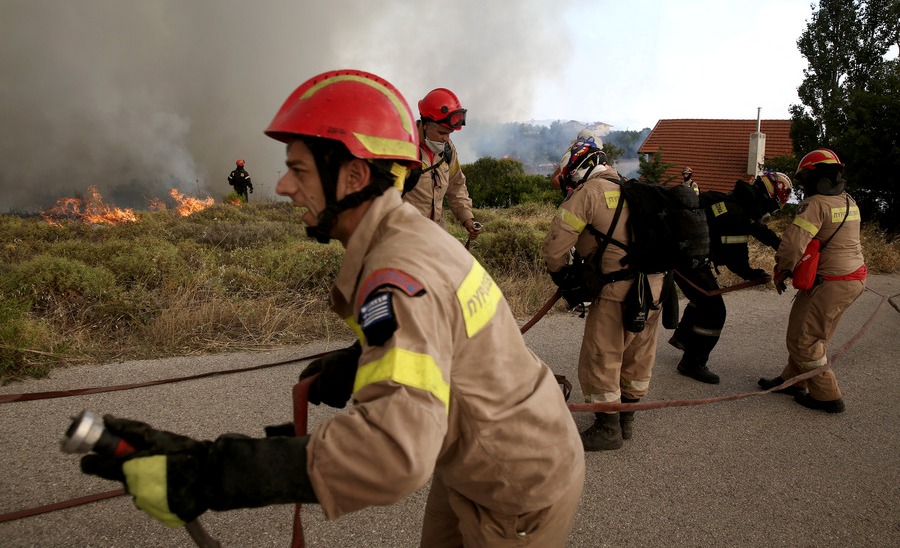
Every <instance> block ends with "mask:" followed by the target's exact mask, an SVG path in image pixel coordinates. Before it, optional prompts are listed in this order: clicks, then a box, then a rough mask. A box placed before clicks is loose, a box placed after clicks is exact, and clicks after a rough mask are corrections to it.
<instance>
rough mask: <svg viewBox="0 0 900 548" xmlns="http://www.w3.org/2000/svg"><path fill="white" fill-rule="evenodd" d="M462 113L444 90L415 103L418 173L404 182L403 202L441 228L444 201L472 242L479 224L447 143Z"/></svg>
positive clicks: (463, 119) (452, 147)
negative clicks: (415, 176) (417, 134)
mask: <svg viewBox="0 0 900 548" xmlns="http://www.w3.org/2000/svg"><path fill="white" fill-rule="evenodd" d="M466 112H467V111H466V109H464V108H462V104H461V103H460V102H459V98H457V96H456V94H454V93H453V92H452V91H450V90H449V89H446V88H437V89H433V90H431V91H429V92H428V94H426V95H425V97H423V98H422V100H421V101H419V120H418V121H416V126H417V129H418V132H419V154H420V157H421V160H422V170H421V172H420V174H419V176H418V177H417V178H411V179H410V180H409V181H408V183H409V184H408V185H407V187H406V189H405V191H404V193H403V200H404V201H406V202H408V203H410V204H412V205H413V206H415V208H416V209H418V210H419V212H420V213H422V215H424V216H426V217H428V218H429V219H431V220H432V221H434V222H436V223H438V224H439V225H441V226H444V224H445V223H444V198H446V199H447V203H448V205H449V206H450V211H452V212H453V216H454V217H456V219H457V220H458V221H459V222H460V223H462V225H463V227H464V228H465V229H466V231H467V232H468V233H469V238H470V239H472V240H474V239H475V238H477V237H478V235H479V233H480V232H481V223H479V222H477V221H476V220H475V216H474V215H473V214H472V200H471V199H470V198H469V189H468V188H467V187H466V176H465V174H464V173H463V172H462V169H460V164H459V155H458V154H457V152H456V146H455V145H454V144H453V141H452V140H451V139H450V135H451V134H452V133H453V132H454V131H459V130H461V129H462V128H463V126H464V125H466Z"/></svg>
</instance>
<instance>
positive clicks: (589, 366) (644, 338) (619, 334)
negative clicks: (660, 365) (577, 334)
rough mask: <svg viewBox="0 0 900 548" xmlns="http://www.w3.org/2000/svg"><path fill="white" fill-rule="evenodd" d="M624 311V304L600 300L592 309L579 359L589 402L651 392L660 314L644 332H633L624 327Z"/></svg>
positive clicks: (650, 317) (655, 312)
mask: <svg viewBox="0 0 900 548" xmlns="http://www.w3.org/2000/svg"><path fill="white" fill-rule="evenodd" d="M657 304H658V303H657ZM623 308H624V303H622V302H618V301H610V300H606V299H597V300H596V301H594V302H593V303H592V304H591V307H590V309H589V310H588V315H587V319H586V320H585V322H584V339H583V340H582V341H581V355H580V356H579V358H578V381H579V382H580V383H581V391H582V392H583V393H584V401H585V402H587V403H607V402H617V401H619V398H620V397H621V396H624V397H626V398H631V399H640V398H642V397H644V396H646V395H647V391H648V390H649V389H650V377H651V375H652V372H653V363H654V361H655V360H656V333H657V330H658V328H659V316H660V314H659V313H660V311H659V309H657V310H651V311H650V314H649V315H648V318H647V322H646V323H645V325H644V330H643V331H641V332H640V333H632V332H630V331H626V330H625V328H624V327H623V321H622V311H623Z"/></svg>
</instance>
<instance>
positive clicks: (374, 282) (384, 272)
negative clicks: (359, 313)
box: [357, 268, 425, 307]
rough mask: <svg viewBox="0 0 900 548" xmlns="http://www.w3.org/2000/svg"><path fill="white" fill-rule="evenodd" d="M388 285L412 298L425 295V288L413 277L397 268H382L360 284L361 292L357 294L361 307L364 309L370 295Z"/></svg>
mask: <svg viewBox="0 0 900 548" xmlns="http://www.w3.org/2000/svg"><path fill="white" fill-rule="evenodd" d="M386 285H389V286H391V287H396V288H397V289H399V290H400V291H402V292H404V293H406V294H407V295H409V296H410V297H418V296H419V295H424V294H425V287H424V286H423V285H422V284H421V283H419V280H417V279H415V278H413V277H412V276H411V275H409V274H407V273H406V272H404V271H402V270H399V269H396V268H382V269H379V270H376V271H375V272H373V273H371V274H369V277H368V278H366V279H365V280H364V281H363V283H362V284H360V286H359V292H358V293H357V302H358V304H359V306H360V307H362V305H363V303H365V302H366V301H367V300H368V297H369V294H370V293H372V292H373V291H375V290H376V289H378V288H379V287H384V286H386Z"/></svg>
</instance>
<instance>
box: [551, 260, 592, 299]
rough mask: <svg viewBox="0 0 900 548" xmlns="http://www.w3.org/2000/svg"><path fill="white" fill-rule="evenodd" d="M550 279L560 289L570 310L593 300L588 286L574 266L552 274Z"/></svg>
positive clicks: (565, 267)
mask: <svg viewBox="0 0 900 548" xmlns="http://www.w3.org/2000/svg"><path fill="white" fill-rule="evenodd" d="M550 278H551V279H552V280H553V283H555V284H556V287H558V288H559V290H560V293H562V298H563V299H564V300H565V301H566V304H567V305H568V307H569V309H573V308H575V307H577V306H579V305H581V304H582V303H585V302H588V301H592V300H593V299H591V297H590V295H589V294H588V289H587V286H585V285H584V282H583V281H582V279H581V276H579V275H578V273H577V272H575V269H574V268H573V267H572V266H564V267H562V270H559V271H558V272H551V273H550Z"/></svg>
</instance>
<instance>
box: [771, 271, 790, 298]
mask: <svg viewBox="0 0 900 548" xmlns="http://www.w3.org/2000/svg"><path fill="white" fill-rule="evenodd" d="M790 275H791V271H790V270H778V269H775V270H774V271H773V272H772V283H773V284H774V285H775V291H777V292H778V294H779V295H781V294H782V293H784V292H785V291H787V284H786V283H785V280H786V279H787V278H788V277H789V276H790Z"/></svg>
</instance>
